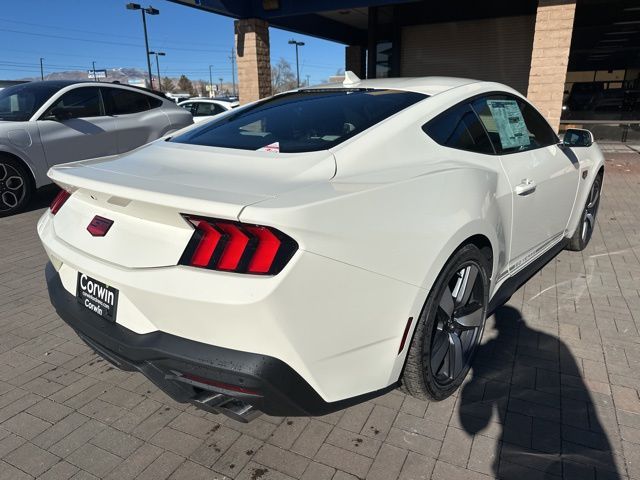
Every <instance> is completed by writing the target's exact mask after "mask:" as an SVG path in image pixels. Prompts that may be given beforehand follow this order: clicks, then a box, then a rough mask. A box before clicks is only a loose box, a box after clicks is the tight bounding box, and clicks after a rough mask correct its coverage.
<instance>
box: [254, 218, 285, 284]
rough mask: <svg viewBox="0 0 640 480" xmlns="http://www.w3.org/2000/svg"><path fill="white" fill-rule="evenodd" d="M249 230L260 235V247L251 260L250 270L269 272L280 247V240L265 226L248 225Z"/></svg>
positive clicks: (257, 235)
mask: <svg viewBox="0 0 640 480" xmlns="http://www.w3.org/2000/svg"><path fill="white" fill-rule="evenodd" d="M247 230H249V232H251V233H252V234H254V235H255V236H256V237H258V247H257V248H256V251H255V253H254V254H253V257H252V258H251V261H250V262H249V272H251V273H267V272H268V271H269V270H270V269H271V265H273V261H274V260H275V258H276V254H277V253H278V249H279V248H280V240H278V237H276V236H275V235H274V234H273V233H272V232H271V231H270V230H269V229H268V228H265V227H247Z"/></svg>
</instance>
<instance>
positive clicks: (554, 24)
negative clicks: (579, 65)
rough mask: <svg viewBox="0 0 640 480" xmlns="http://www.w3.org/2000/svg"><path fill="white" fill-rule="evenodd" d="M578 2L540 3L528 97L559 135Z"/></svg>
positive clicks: (553, 0)
mask: <svg viewBox="0 0 640 480" xmlns="http://www.w3.org/2000/svg"><path fill="white" fill-rule="evenodd" d="M575 11H576V0H539V1H538V11H537V13H536V28H535V33H534V37H533V51H532V53H531V70H530V71H529V88H528V91H527V97H528V98H529V100H531V102H532V103H533V104H534V105H535V106H536V107H537V108H538V109H539V110H540V112H542V114H543V115H544V116H545V117H546V118H547V120H548V121H549V123H550V124H551V126H552V127H553V128H554V129H555V130H556V131H558V129H559V127H560V114H561V113H562V97H563V93H564V84H565V81H566V78H567V66H568V64H569V49H570V48H571V37H572V34H573V18H574V15H575Z"/></svg>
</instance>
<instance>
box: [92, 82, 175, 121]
mask: <svg viewBox="0 0 640 480" xmlns="http://www.w3.org/2000/svg"><path fill="white" fill-rule="evenodd" d="M102 89H105V90H107V89H112V90H125V91H127V92H132V93H136V94H138V95H144V96H145V97H147V104H148V105H149V108H148V109H146V110H140V111H138V112H132V113H115V112H113V111H109V112H108V115H109V116H120V115H138V114H140V113H144V112H150V111H151V110H155V109H156V108H163V107H164V100H163V99H162V97H160V96H158V95H154V94H151V93H149V92H148V91H146V90H145V89H142V88H137V87H132V86H126V85H120V84H117V83H114V84H109V85H100V98H101V101H103V102H104V100H103V92H102ZM106 93H108V92H106ZM151 99H154V100H160V101H161V103H160V104H159V105H158V106H156V107H153V106H152V105H151ZM112 107H113V99H109V109H111V108H112ZM104 111H105V112H107V103H106V102H104Z"/></svg>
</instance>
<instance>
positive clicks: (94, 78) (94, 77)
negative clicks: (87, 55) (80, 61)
mask: <svg viewBox="0 0 640 480" xmlns="http://www.w3.org/2000/svg"><path fill="white" fill-rule="evenodd" d="M91 64H92V65H93V81H94V82H97V81H98V78H97V77H96V62H95V61H93V62H91Z"/></svg>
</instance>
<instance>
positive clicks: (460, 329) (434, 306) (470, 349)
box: [402, 245, 489, 400]
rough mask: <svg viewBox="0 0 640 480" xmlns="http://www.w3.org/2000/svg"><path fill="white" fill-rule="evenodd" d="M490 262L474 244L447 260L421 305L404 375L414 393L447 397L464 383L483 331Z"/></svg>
mask: <svg viewBox="0 0 640 480" xmlns="http://www.w3.org/2000/svg"><path fill="white" fill-rule="evenodd" d="M488 272H489V265H488V261H487V259H486V258H485V256H484V255H483V254H482V252H481V251H480V250H479V249H478V248H477V247H476V246H475V245H465V246H464V247H462V248H461V249H460V250H458V251H457V252H456V253H455V254H454V255H453V257H452V258H451V259H450V260H449V261H448V262H447V264H446V265H445V267H444V269H443V270H442V272H441V273H440V275H439V276H438V279H437V280H436V283H435V284H434V286H433V288H432V289H431V292H430V293H429V296H428V297H427V301H426V303H425V305H424V307H423V309H422V313H421V314H420V318H419V320H418V324H417V325H416V330H415V333H414V337H413V341H412V343H411V346H410V347H409V352H408V354H407V361H406V365H405V369H404V373H403V377H402V383H403V388H404V390H405V391H406V392H407V393H409V394H410V395H412V396H414V397H417V398H422V399H430V400H443V399H445V398H447V397H448V396H449V395H451V394H452V393H453V392H455V391H456V389H457V388H458V387H459V386H460V384H461V383H462V381H463V380H464V378H465V377H466V376H467V373H468V372H469V368H470V367H471V360H472V358H473V354H474V352H475V350H476V347H477V345H478V343H479V342H480V339H481V338H482V332H483V330H484V324H485V317H486V314H487V304H488V298H489V274H488Z"/></svg>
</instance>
